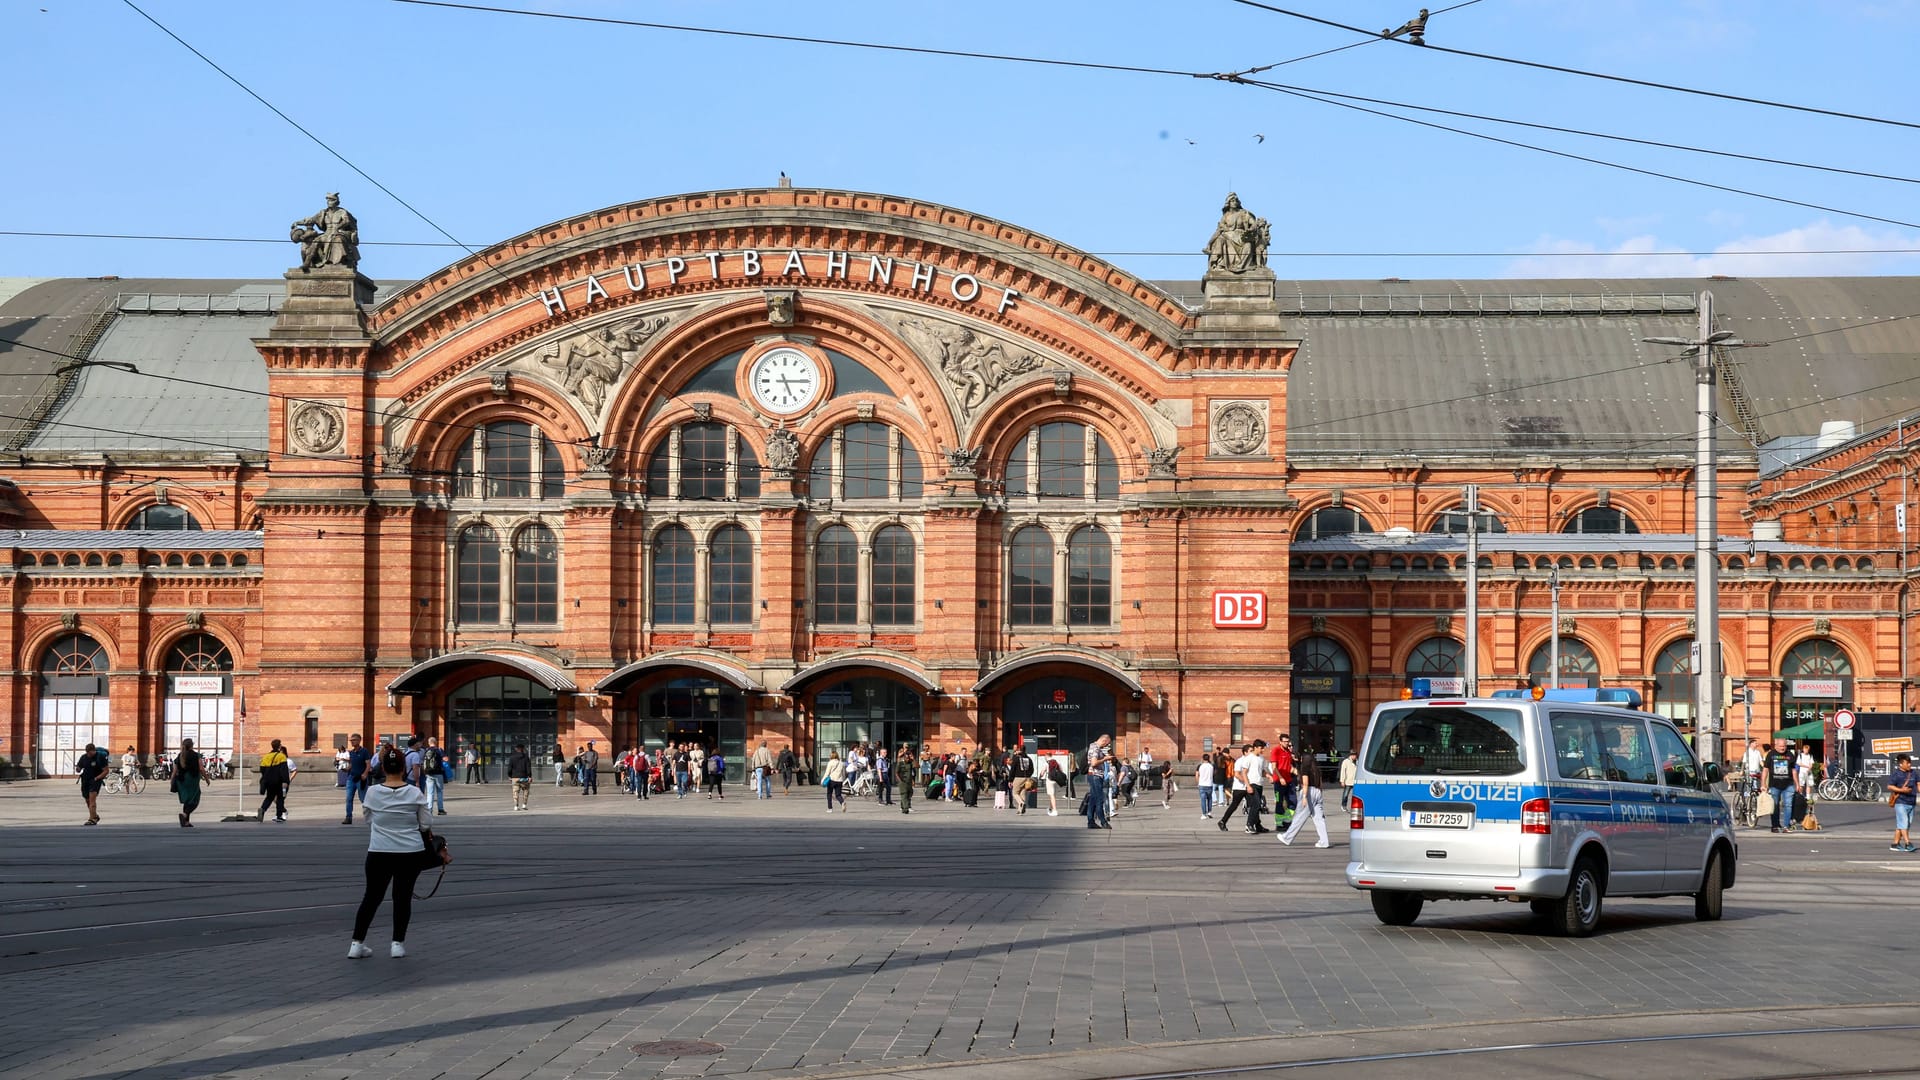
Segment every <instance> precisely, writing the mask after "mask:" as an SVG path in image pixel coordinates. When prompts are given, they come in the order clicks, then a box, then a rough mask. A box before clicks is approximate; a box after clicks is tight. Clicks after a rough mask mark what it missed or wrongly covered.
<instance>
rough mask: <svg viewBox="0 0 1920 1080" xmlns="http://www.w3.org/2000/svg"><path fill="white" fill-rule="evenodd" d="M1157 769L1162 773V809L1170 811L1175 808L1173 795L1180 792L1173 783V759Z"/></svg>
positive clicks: (1162, 763)
mask: <svg viewBox="0 0 1920 1080" xmlns="http://www.w3.org/2000/svg"><path fill="white" fill-rule="evenodd" d="M1157 768H1158V769H1159V772H1160V809H1162V810H1169V809H1172V807H1173V793H1174V792H1176V791H1178V790H1180V789H1179V788H1178V787H1176V786H1174V783H1173V759H1172V758H1168V759H1167V760H1165V761H1163V762H1161V763H1160V764H1159V765H1158V766H1157Z"/></svg>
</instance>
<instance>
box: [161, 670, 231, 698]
mask: <svg viewBox="0 0 1920 1080" xmlns="http://www.w3.org/2000/svg"><path fill="white" fill-rule="evenodd" d="M226 689H227V680H226V679H225V678H224V677H222V676H219V675H175V676H174V677H173V692H174V693H175V694H181V695H184V694H219V693H223V692H225V691H226Z"/></svg>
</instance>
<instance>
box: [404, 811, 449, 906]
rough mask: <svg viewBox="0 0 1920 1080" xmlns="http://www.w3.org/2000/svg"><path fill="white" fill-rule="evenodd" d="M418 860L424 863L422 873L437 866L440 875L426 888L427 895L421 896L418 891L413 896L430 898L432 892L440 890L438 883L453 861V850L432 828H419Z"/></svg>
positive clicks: (445, 877)
mask: <svg viewBox="0 0 1920 1080" xmlns="http://www.w3.org/2000/svg"><path fill="white" fill-rule="evenodd" d="M420 861H421V862H422V863H423V864H424V866H423V867H422V870H421V872H422V873H425V872H426V871H428V870H432V869H434V868H435V867H439V869H440V876H439V877H437V878H434V879H433V888H431V889H428V890H427V895H425V896H421V895H420V894H419V893H414V894H413V898H414V899H415V900H428V899H432V897H433V894H434V893H437V892H439V891H440V883H441V882H442V881H445V880H446V879H447V867H448V865H450V864H451V863H452V862H453V852H451V851H449V850H447V838H446V837H444V836H441V835H440V834H439V833H436V832H434V831H433V830H432V829H421V830H420Z"/></svg>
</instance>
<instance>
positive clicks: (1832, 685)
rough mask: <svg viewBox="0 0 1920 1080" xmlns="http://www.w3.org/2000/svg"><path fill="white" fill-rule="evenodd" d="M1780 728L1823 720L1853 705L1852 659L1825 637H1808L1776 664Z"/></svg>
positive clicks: (1788, 651)
mask: <svg viewBox="0 0 1920 1080" xmlns="http://www.w3.org/2000/svg"><path fill="white" fill-rule="evenodd" d="M1780 690H1781V694H1780V726H1782V727H1792V726H1794V725H1797V724H1804V723H1807V722H1809V721H1814V720H1825V719H1826V718H1828V717H1830V716H1832V715H1833V714H1834V712H1835V711H1837V710H1839V709H1844V708H1848V707H1850V706H1851V705H1852V704H1853V659H1852V658H1851V657H1849V656H1848V655H1847V650H1845V649H1843V648H1841V647H1840V645H1839V644H1838V643H1836V642H1834V641H1832V640H1830V639H1828V638H1820V637H1816V638H1808V639H1807V640H1805V641H1802V642H1800V643H1799V644H1798V645H1795V646H1794V647H1793V648H1791V649H1788V650H1787V655H1786V656H1785V657H1782V658H1781V661H1780Z"/></svg>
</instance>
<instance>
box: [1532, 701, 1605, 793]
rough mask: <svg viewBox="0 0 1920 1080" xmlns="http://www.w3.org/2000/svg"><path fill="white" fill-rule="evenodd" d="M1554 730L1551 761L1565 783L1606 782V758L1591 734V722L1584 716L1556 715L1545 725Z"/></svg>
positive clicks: (1579, 714) (1592, 733)
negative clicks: (1552, 759) (1571, 781)
mask: <svg viewBox="0 0 1920 1080" xmlns="http://www.w3.org/2000/svg"><path fill="white" fill-rule="evenodd" d="M1547 725H1548V727H1550V728H1552V729H1553V758H1554V762H1555V764H1556V765H1558V767H1559V772H1560V776H1561V778H1562V779H1566V780H1605V779H1606V778H1607V761H1606V755H1605V754H1603V753H1602V752H1601V750H1600V739H1599V737H1598V736H1597V735H1595V734H1594V731H1593V718H1592V717H1590V716H1588V715H1587V714H1585V713H1577V712H1555V713H1553V714H1552V716H1551V717H1550V718H1549V719H1548V721H1547Z"/></svg>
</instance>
